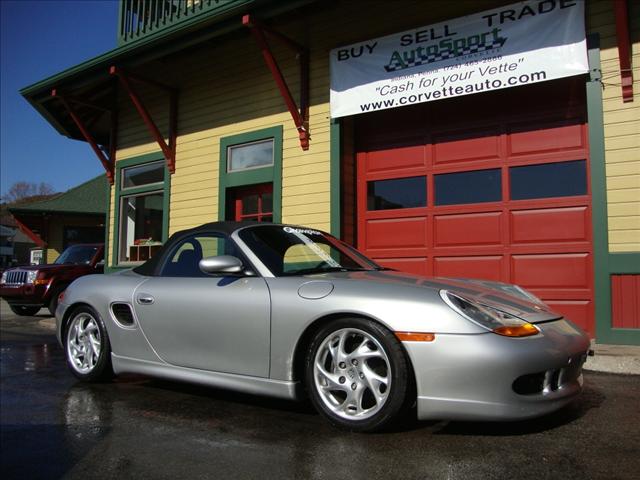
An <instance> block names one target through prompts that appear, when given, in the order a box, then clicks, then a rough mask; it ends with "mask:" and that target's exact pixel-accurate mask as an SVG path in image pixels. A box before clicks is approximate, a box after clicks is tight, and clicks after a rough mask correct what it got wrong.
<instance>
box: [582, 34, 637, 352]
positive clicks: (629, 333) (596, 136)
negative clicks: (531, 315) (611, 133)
mask: <svg viewBox="0 0 640 480" xmlns="http://www.w3.org/2000/svg"><path fill="white" fill-rule="evenodd" d="M587 41H588V56H589V68H590V70H589V78H588V79H587V82H586V89H587V116H588V128H589V152H590V158H591V203H592V214H591V215H592V226H593V265H594V290H595V292H594V293H595V330H596V341H597V342H598V343H604V344H621V345H640V329H622V328H612V327H611V323H612V319H611V274H612V273H614V274H615V273H620V272H618V271H616V270H617V269H619V268H620V267H622V265H623V264H624V262H625V260H629V259H631V260H633V259H637V258H638V257H640V254H632V255H631V256H627V255H626V254H610V253H609V235H608V232H609V226H608V218H607V182H606V169H605V148H604V113H603V106H602V82H601V79H602V74H601V69H600V37H599V35H598V34H592V35H589V36H588V40H587ZM622 255H624V256H622ZM636 265H638V263H636ZM625 268H627V267H625ZM629 268H631V267H630V266H629ZM632 270H636V271H635V272H629V271H628V270H627V271H625V273H640V271H638V270H639V269H638V267H636V268H635V269H632Z"/></svg>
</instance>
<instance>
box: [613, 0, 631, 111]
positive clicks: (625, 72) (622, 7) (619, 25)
mask: <svg viewBox="0 0 640 480" xmlns="http://www.w3.org/2000/svg"><path fill="white" fill-rule="evenodd" d="M613 6H614V9H615V14H616V37H617V39H618V57H619V59H620V79H621V81H622V101H623V102H633V71H632V70H631V43H630V41H629V10H628V5H627V0H614V2H613Z"/></svg>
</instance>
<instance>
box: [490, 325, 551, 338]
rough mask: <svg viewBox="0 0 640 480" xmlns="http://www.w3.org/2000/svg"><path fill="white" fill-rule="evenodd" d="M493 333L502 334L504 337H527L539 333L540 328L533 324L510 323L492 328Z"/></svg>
mask: <svg viewBox="0 0 640 480" xmlns="http://www.w3.org/2000/svg"><path fill="white" fill-rule="evenodd" d="M493 333H497V334H498V335H504V336H505V337H529V336H531V335H537V334H538V333H540V330H538V328H537V327H536V326H535V325H532V324H530V323H525V324H523V325H511V326H505V327H498V328H494V329H493Z"/></svg>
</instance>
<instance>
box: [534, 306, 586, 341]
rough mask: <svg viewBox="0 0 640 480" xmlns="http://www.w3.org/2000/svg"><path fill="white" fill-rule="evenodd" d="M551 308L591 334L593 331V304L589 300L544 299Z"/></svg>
mask: <svg viewBox="0 0 640 480" xmlns="http://www.w3.org/2000/svg"><path fill="white" fill-rule="evenodd" d="M545 303H546V304H547V305H549V306H550V307H551V309H552V310H554V311H556V312H558V313H560V314H562V316H564V317H565V318H568V319H569V320H571V321H572V322H573V323H575V324H576V325H578V326H579V327H581V328H583V329H585V330H587V331H588V332H589V333H590V334H591V335H592V336H593V334H594V333H595V332H593V331H592V330H593V328H592V325H593V319H592V317H593V313H592V312H593V305H592V303H591V301H589V300H574V301H572V300H545Z"/></svg>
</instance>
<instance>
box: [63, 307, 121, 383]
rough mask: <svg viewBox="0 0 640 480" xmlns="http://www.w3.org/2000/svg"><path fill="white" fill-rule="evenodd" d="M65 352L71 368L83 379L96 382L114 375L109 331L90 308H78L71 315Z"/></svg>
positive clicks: (66, 335)
mask: <svg viewBox="0 0 640 480" xmlns="http://www.w3.org/2000/svg"><path fill="white" fill-rule="evenodd" d="M65 353H66V357H67V364H68V365H69V368H70V369H71V371H72V372H73V374H74V375H75V376H76V377H78V378H80V379H81V380H84V381H88V382H95V381H101V380H107V379H109V378H111V377H112V376H113V368H112V367H111V344H110V343H109V336H108V335H107V329H106V328H105V326H104V322H103V321H102V319H101V318H100V316H99V315H98V313H97V312H96V311H95V310H93V309H92V308H90V307H78V308H76V309H75V310H74V311H73V312H72V313H71V316H70V317H69V321H68V323H67V329H66V334H65Z"/></svg>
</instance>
